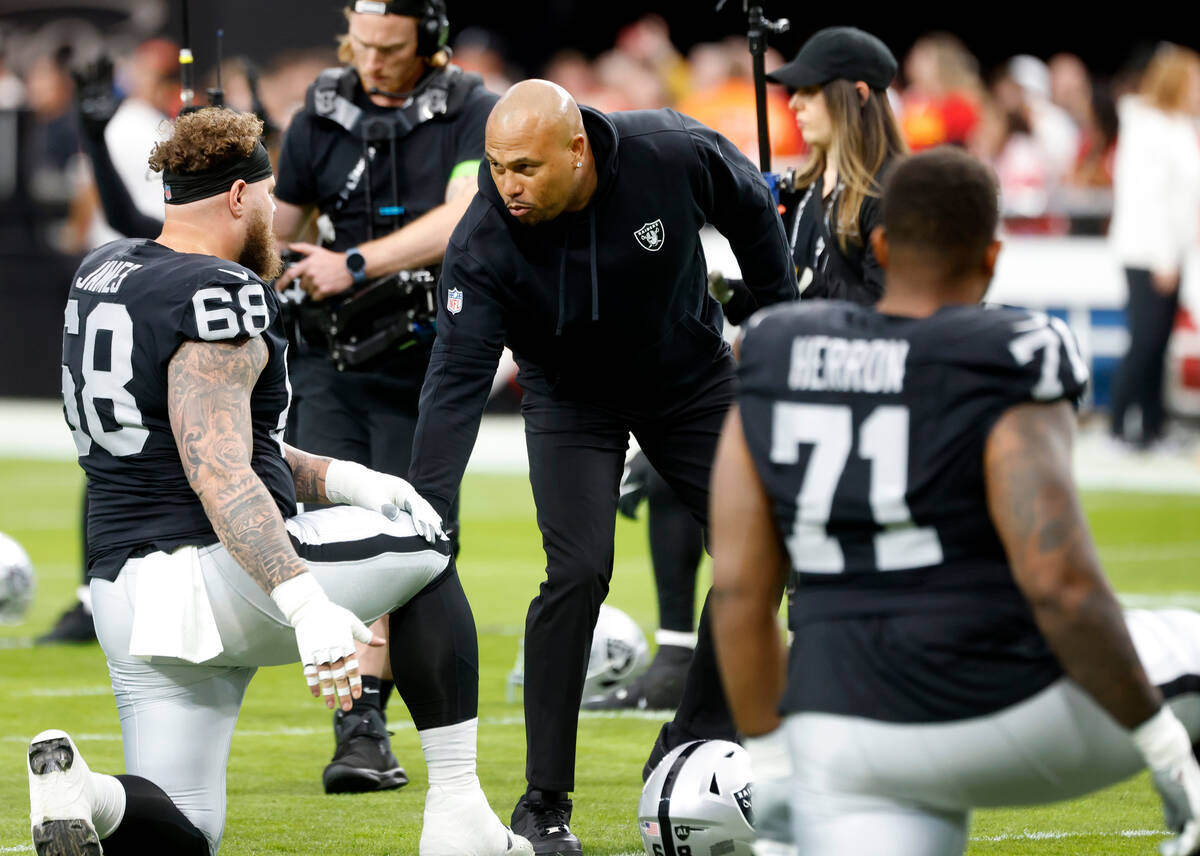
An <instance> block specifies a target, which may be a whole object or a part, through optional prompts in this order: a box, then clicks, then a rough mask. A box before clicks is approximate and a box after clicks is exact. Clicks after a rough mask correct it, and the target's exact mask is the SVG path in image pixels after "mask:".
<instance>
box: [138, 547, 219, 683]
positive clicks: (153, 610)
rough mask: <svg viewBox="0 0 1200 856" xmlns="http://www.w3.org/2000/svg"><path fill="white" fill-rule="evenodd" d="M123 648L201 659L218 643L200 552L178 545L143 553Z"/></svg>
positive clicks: (141, 653)
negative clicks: (126, 646)
mask: <svg viewBox="0 0 1200 856" xmlns="http://www.w3.org/2000/svg"><path fill="white" fill-rule="evenodd" d="M133 597H134V601H133V628H132V631H131V633H130V636H129V653H130V654H132V655H133V656H135V657H144V658H149V657H175V658H177V659H180V660H187V661H189V662H192V663H203V662H204V661H206V660H211V659H212V658H213V657H216V656H217V655H218V654H220V653H221V652H222V651H223V650H224V648H223V646H222V644H221V634H220V631H219V630H218V629H217V619H216V617H215V616H214V615H213V611H212V605H211V604H210V603H209V601H208V590H207V589H206V588H205V586H204V572H203V571H202V570H201V568H200V551H199V549H198V548H196V547H180V548H179V549H178V550H176V551H175V552H173V553H169V554H168V553H164V552H162V551H158V552H155V553H151V554H150V555H148V556H146V557H144V558H143V559H142V560H141V562H139V565H138V569H137V582H136V587H135V589H134V596H133Z"/></svg>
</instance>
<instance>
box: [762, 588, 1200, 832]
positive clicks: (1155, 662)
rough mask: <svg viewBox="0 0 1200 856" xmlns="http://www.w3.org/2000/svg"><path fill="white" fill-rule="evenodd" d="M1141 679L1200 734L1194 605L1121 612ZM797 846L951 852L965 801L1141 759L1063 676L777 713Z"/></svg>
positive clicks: (1028, 797) (1067, 782)
mask: <svg viewBox="0 0 1200 856" xmlns="http://www.w3.org/2000/svg"><path fill="white" fill-rule="evenodd" d="M1125 617H1126V623H1127V625H1128V627H1129V631H1130V635H1131V636H1132V637H1133V642H1134V645H1135V647H1136V648H1137V651H1138V655H1139V656H1140V657H1141V660H1142V663H1143V665H1144V666H1145V668H1146V672H1147V674H1148V675H1149V677H1150V680H1151V681H1152V682H1153V683H1155V684H1157V685H1159V686H1160V687H1163V689H1164V693H1165V694H1166V695H1167V696H1168V703H1169V704H1170V705H1171V708H1172V710H1174V712H1175V714H1176V715H1177V716H1178V717H1179V718H1180V720H1182V722H1183V724H1184V726H1185V727H1186V728H1187V729H1188V733H1189V734H1190V735H1191V737H1192V740H1193V742H1197V741H1200V678H1198V677H1197V676H1200V614H1197V613H1194V612H1190V611H1187V610H1161V611H1145V610H1130V611H1128V612H1126V614H1125ZM784 727H785V728H786V733H787V738H788V741H789V743H790V744H791V752H792V759H793V764H794V772H795V782H794V785H793V795H794V797H793V801H792V823H793V828H794V829H793V832H794V835H795V842H796V844H797V850H798V853H799V854H800V856H818V854H819V856H830V854H835V853H836V854H838V856H958V854H961V853H962V852H963V850H964V849H965V848H966V842H967V827H968V820H969V815H970V810H971V809H972V808H975V807H986V806H1009V805H1033V804H1037V803H1047V802H1054V801H1057V800H1064V799H1071V798H1073V797H1077V796H1080V795H1082V794H1086V793H1089V792H1090V791H1094V790H1098V789H1100V788H1104V787H1107V786H1108V785H1111V784H1114V783H1116V782H1119V781H1121V780H1122V779H1125V778H1127V777H1129V776H1131V775H1133V774H1134V773H1136V772H1138V771H1139V770H1141V769H1142V768H1143V766H1144V764H1143V762H1142V758H1141V755H1140V754H1139V753H1138V751H1137V748H1136V747H1135V746H1134V745H1133V741H1132V739H1130V736H1129V732H1128V731H1126V730H1125V729H1124V728H1122V727H1121V726H1120V725H1118V724H1117V723H1116V721H1115V720H1113V719H1112V718H1111V717H1110V716H1109V715H1108V714H1107V713H1106V712H1105V711H1104V710H1102V709H1101V708H1100V707H1099V706H1098V705H1097V704H1096V703H1095V702H1094V701H1093V700H1092V698H1091V696H1089V695H1087V694H1086V693H1084V692H1083V690H1081V689H1080V688H1079V687H1078V685H1076V684H1075V683H1074V682H1072V681H1070V680H1069V679H1066V678H1063V679H1061V680H1059V681H1057V682H1055V683H1054V684H1052V685H1050V686H1049V687H1047V688H1046V689H1044V690H1042V691H1041V692H1039V693H1037V694H1035V695H1034V696H1032V697H1030V698H1028V699H1026V700H1025V701H1023V702H1021V703H1019V704H1016V705H1013V706H1011V707H1008V708H1006V709H1004V710H1001V711H999V712H997V713H994V714H990V715H988V716H981V717H977V718H973V719H965V720H959V721H955V722H946V723H929V724H915V725H909V724H897V723H890V722H879V721H876V720H869V719H862V718H857V717H850V716H834V715H829V714H821V713H804V714H797V715H793V716H790V717H788V718H787V720H786V722H785V726H784Z"/></svg>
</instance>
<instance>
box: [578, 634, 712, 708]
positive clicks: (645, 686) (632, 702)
mask: <svg viewBox="0 0 1200 856" xmlns="http://www.w3.org/2000/svg"><path fill="white" fill-rule="evenodd" d="M691 664H692V649H691V648H684V647H683V646H681V645H660V646H659V648H658V651H657V652H656V653H655V655H654V660H653V661H651V663H650V667H649V668H648V669H646V671H645V672H643V673H642V674H641V675H639V676H638V677H637V678H636V679H635V680H634V681H633V683H631V684H630V685H629V686H627V687H618V688H617V689H615V690H613V691H612V692H609V693H607V694H605V695H602V696H600V697H599V698H593V699H590V700H588V701H585V702H584V703H583V704H582V705H581V707H582V708H583V710H674V709H675V708H677V707H679V702H680V701H681V700H682V699H683V686H684V684H685V683H686V682H687V673H688V667H689V666H691Z"/></svg>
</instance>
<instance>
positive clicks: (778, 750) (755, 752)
mask: <svg viewBox="0 0 1200 856" xmlns="http://www.w3.org/2000/svg"><path fill="white" fill-rule="evenodd" d="M742 742H743V743H744V745H745V748H746V753H747V754H748V755H749V756H750V774H751V776H752V779H751V781H753V782H754V832H755V834H756V835H757V836H758V839H757V840H756V841H755V843H754V852H755V854H756V856H782V854H787V853H795V852H796V851H795V848H794V847H792V846H791V844H790V842H791V840H792V808H791V798H792V756H791V753H790V752H789V749H788V742H787V735H785V734H784V732H783V728H782V727H781V728H776V729H775V730H774V731H772V732H770V733H769V734H765V735H763V736H762V737H747V738H745V739H744V740H743V741H742Z"/></svg>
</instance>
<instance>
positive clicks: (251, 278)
mask: <svg viewBox="0 0 1200 856" xmlns="http://www.w3.org/2000/svg"><path fill="white" fill-rule="evenodd" d="M261 132H262V123H261V122H259V120H258V119H256V118H255V117H254V116H252V115H249V114H240V113H235V112H233V111H230V110H218V109H206V110H201V111H199V112H197V113H193V114H190V115H186V116H183V117H182V118H180V119H179V121H178V123H177V124H176V126H175V130H174V134H173V136H172V137H171V139H169V140H167V141H166V142H164V143H161V144H160V145H158V146H157V147H156V148H155V150H154V153H153V154H152V155H151V158H150V165H151V167H152V168H153V169H155V170H160V171H162V173H163V185H164V194H165V197H166V202H167V206H166V211H167V215H166V221H165V223H164V225H163V231H162V234H161V235H160V236H159V237H158V239H157V241H147V240H123V241H115V242H113V243H111V244H107V245H106V246H104V247H102V248H100V249H98V250H96V251H95V252H93V253H91V254H90V255H89V256H88V257H87V258H86V259H85V260H84V262H83V265H82V266H81V267H80V269H79V271H78V274H77V276H76V279H75V282H74V285H73V287H72V289H71V293H70V298H69V299H68V301H67V309H66V327H65V336H64V344H63V354H64V365H63V403H64V410H65V413H66V417H67V422H68V424H69V425H70V428H71V431H72V434H73V435H74V438H75V443H76V446H77V448H78V452H79V460H80V463H81V465H82V466H83V468H84V470H85V472H86V473H87V476H88V493H89V496H90V515H89V520H88V530H89V533H88V534H89V545H90V549H89V555H88V557H87V561H88V573H89V576H90V577H91V591H92V601H93V604H94V607H95V618H96V631H97V635H98V636H99V639H100V644H101V645H102V646H103V648H104V653H105V655H106V657H107V659H108V667H109V672H110V674H111V676H112V684H113V692H114V694H115V695H116V701H117V710H118V712H119V714H120V717H121V732H122V737H123V740H124V748H125V766H126V770H127V772H128V775H124V776H115V777H114V776H105V775H99V774H95V773H92V772H90V771H89V770H88V767H87V765H86V764H85V763H84V760H83V758H82V757H81V756H80V754H79V751H78V749H77V748H76V747H75V745H74V743H73V742H72V741H71V739H70V737H68V736H67V735H66V734H65V733H64V732H62V731H46V732H43V733H42V734H39V735H38V736H37V737H35V738H34V739H33V742H32V743H31V744H30V747H29V756H28V758H29V790H30V803H31V822H32V827H33V840H34V847H35V849H36V851H37V852H38V853H39V854H65V853H72V854H76V853H79V854H83V853H99V852H100V849H99V848H100V844H101V843H102V844H103V847H104V852H106V853H108V854H110V856H111V854H141V853H172V854H176V856H193V854H196V856H207V854H210V853H216V852H217V848H218V846H219V845H220V841H221V834H222V830H223V827H224V822H225V766H226V763H227V761H228V756H229V745H230V740H231V739H232V737H233V729H234V724H235V722H236V720H237V715H238V710H239V708H240V707H241V703H242V698H243V696H244V694H245V691H246V686H247V685H248V684H249V682H250V678H251V677H252V676H253V674H254V671H255V668H256V667H258V666H265V665H274V664H279V663H291V662H295V661H296V659H297V650H298V651H299V659H300V661H301V662H302V663H303V664H304V674H305V677H306V678H307V681H308V685H309V687H310V689H311V692H312V694H313V695H314V696H317V697H321V698H323V699H324V700H325V703H326V706H327V707H329V708H331V709H332V708H333V707H334V706H335V705H339V706H340V707H341V708H342V709H343V710H346V709H349V708H350V706H351V703H352V699H354V698H355V697H357V696H358V695H359V694H360V693H361V689H362V680H361V677H360V675H359V671H358V663H357V660H356V659H355V656H354V641H355V640H356V639H357V640H359V641H361V642H364V643H370V644H372V645H380V644H382V640H381V639H378V638H374V637H373V636H372V634H371V633H370V631H369V630H368V629H367V627H366V625H365V624H364V623H363V622H364V621H365V622H370V621H373V620H374V619H376V618H378V617H379V616H381V615H384V614H386V613H388V612H389V611H391V610H393V609H395V608H396V607H397V606H399V605H401V604H404V603H406V602H408V601H409V600H410V599H412V598H413V597H414V596H415V595H417V594H418V593H419V592H421V591H422V590H424V589H426V588H427V587H428V586H430V585H436V584H439V583H441V584H454V585H457V584H458V582H457V579H454V580H450V581H449V583H447V581H446V579H445V573H446V568H447V564H448V561H449V548H448V542H447V541H446V540H445V538H444V536H443V535H442V533H441V521H440V519H439V518H438V516H437V514H436V513H435V512H434V511H433V510H432V508H430V506H429V505H428V504H427V503H426V502H425V501H424V500H423V499H421V498H420V497H419V496H418V495H417V494H416V493H415V492H414V491H413V490H412V488H411V487H410V486H409V485H408V484H407V483H406V482H405V481H403V480H402V479H398V478H395V477H393V476H388V475H384V474H382V473H377V472H374V471H372V470H368V469H367V468H365V467H362V466H360V465H358V464H353V463H347V462H345V461H339V460H331V459H329V458H321V457H317V456H314V455H309V454H307V453H305V452H302V451H300V450H298V449H294V448H292V447H290V446H287V445H286V444H284V443H283V440H282V434H283V428H284V424H285V421H286V419H287V409H288V405H289V403H290V397H291V395H290V387H289V384H288V377H287V369H286V364H285V355H284V351H285V347H286V345H285V339H284V335H283V330H282V326H281V323H280V320H279V304H278V302H277V300H276V297H275V294H274V291H273V290H272V289H271V288H270V287H269V286H265V285H264V284H263V280H264V279H271V278H273V277H274V276H276V275H277V274H278V272H279V267H280V263H279V257H278V255H277V254H276V252H275V248H274V247H275V244H274V239H273V237H272V233H271V220H272V217H273V214H274V208H275V206H274V202H273V200H272V197H271V191H272V189H273V187H274V184H275V180H274V178H273V176H272V174H271V165H270V161H269V160H268V158H267V153H266V151H265V150H264V148H263V146H262V143H261V142H260V140H259V136H260V134H261ZM297 501H316V502H331V503H345V504H346V506H348V507H335V508H329V509H325V510H322V511H315V512H309V513H304V514H296V503H297ZM453 632H455V631H454V629H453V628H451V627H449V626H448V622H447V621H446V617H445V616H443V615H431V616H429V626H428V632H427V634H426V636H425V639H426V641H427V644H426V647H425V648H424V649H423V650H422V651H421V652H420V653H421V656H420V657H419V658H418V657H414V656H411V655H412V652H401V654H402V656H404V657H405V659H407V660H408V661H409V662H406V663H398V664H395V665H396V667H397V668H396V669H395V675H396V680H397V686H398V689H399V690H400V692H401V695H402V696H403V698H404V700H405V702H406V704H407V705H408V706H409V708H410V710H411V711H412V712H413V718H414V720H415V721H416V722H417V724H418V726H417V727H418V729H419V734H420V737H421V745H422V748H423V750H424V753H425V760H426V762H427V764H428V767H429V793H428V795H427V798H426V803H425V820H424V828H423V831H422V835H421V840H420V853H421V856H435V854H436V856H450V854H464V853H466V854H489V856H493V854H495V856H498V854H504V853H531V852H532V850H531V849H530V847H529V844H528V842H526V841H525V840H524V839H519V838H518V837H516V836H513V835H512V834H511V833H510V832H509V831H508V830H507V829H506V828H505V827H504V826H503V825H502V824H501V823H500V821H499V819H498V818H497V817H496V815H495V814H494V813H493V812H492V810H491V809H490V808H489V806H488V804H487V800H486V799H485V798H484V795H483V792H482V790H481V789H480V786H479V780H478V778H477V777H476V774H475V732H476V723H477V719H476V705H477V700H478V668H477V667H475V668H464V666H469V665H471V664H464V663H462V662H460V661H459V660H458V659H456V658H454V657H447V656H445V655H444V651H443V649H445V648H447V646H448V644H449V641H448V637H449V635H450V634H451V633H453ZM396 844H397V845H400V844H401V842H396ZM405 849H406V850H407V849H408V848H405ZM409 852H411V851H409Z"/></svg>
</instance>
